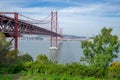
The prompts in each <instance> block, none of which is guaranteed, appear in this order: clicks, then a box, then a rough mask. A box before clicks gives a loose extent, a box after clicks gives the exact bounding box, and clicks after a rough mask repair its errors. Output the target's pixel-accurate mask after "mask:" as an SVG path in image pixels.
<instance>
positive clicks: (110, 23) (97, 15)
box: [0, 0, 120, 37]
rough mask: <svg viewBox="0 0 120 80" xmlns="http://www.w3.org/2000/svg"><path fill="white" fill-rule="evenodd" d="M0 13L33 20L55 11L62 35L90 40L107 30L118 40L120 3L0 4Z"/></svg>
mask: <svg viewBox="0 0 120 80" xmlns="http://www.w3.org/2000/svg"><path fill="white" fill-rule="evenodd" d="M0 11H1V12H2V11H7V12H18V13H20V14H23V15H26V16H29V17H31V18H35V19H42V18H44V17H46V16H48V15H49V14H50V12H51V11H57V12H58V21H59V27H61V28H63V33H64V34H69V35H77V36H94V35H96V34H99V33H100V30H101V29H102V28H103V27H108V28H113V34H115V35H118V36H119V37H120V0H0Z"/></svg>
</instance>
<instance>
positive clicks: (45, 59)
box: [36, 54, 49, 63]
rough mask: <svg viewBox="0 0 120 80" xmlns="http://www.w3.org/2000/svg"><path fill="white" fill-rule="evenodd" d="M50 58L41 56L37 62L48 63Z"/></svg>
mask: <svg viewBox="0 0 120 80" xmlns="http://www.w3.org/2000/svg"><path fill="white" fill-rule="evenodd" d="M48 61H49V60H48V58H47V56H46V55H45V54H39V55H38V56H37V58H36V62H43V63H44V62H48Z"/></svg>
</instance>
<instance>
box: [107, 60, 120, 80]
mask: <svg viewBox="0 0 120 80" xmlns="http://www.w3.org/2000/svg"><path fill="white" fill-rule="evenodd" d="M108 77H109V78H118V79H120V62H113V63H112V64H111V66H110V67H109V73H108Z"/></svg>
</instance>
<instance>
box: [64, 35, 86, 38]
mask: <svg viewBox="0 0 120 80" xmlns="http://www.w3.org/2000/svg"><path fill="white" fill-rule="evenodd" d="M63 37H64V38H87V37H86V36H76V35H63Z"/></svg>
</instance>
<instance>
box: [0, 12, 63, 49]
mask: <svg viewBox="0 0 120 80" xmlns="http://www.w3.org/2000/svg"><path fill="white" fill-rule="evenodd" d="M43 25H46V27H43ZM47 27H49V28H47ZM0 32H2V33H4V34H5V36H6V37H12V40H11V41H13V40H14V49H18V37H20V36H21V35H22V34H33V35H50V47H57V46H58V44H57V43H58V37H60V38H62V29H60V28H59V26H58V15H57V12H51V14H50V15H49V16H48V17H46V18H44V19H42V20H36V19H32V18H30V17H27V16H24V15H21V14H19V13H17V12H0Z"/></svg>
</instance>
